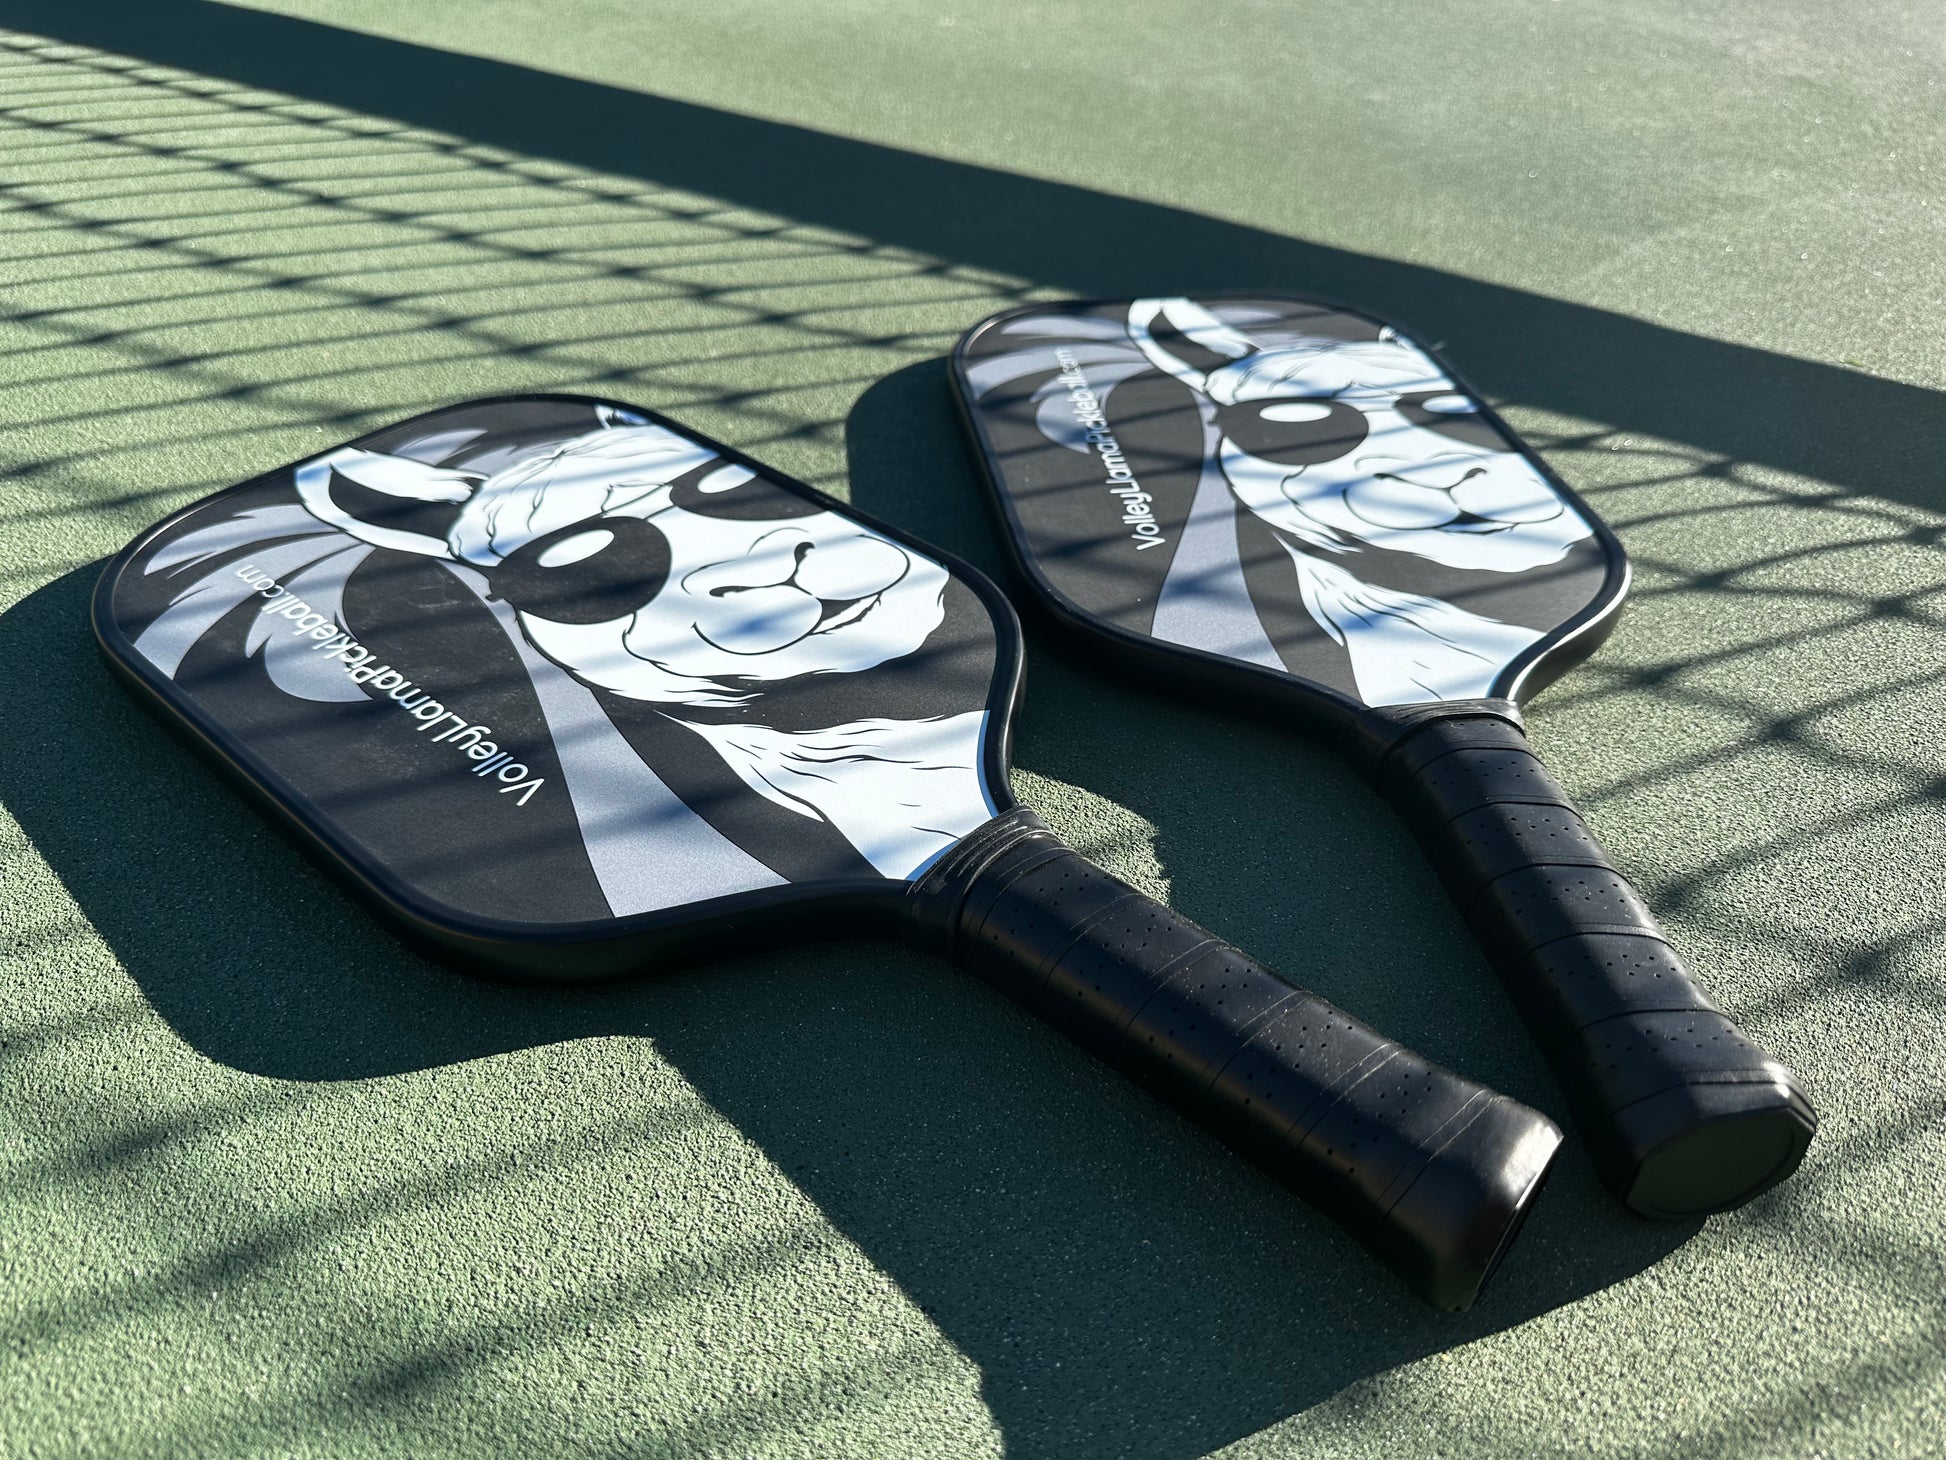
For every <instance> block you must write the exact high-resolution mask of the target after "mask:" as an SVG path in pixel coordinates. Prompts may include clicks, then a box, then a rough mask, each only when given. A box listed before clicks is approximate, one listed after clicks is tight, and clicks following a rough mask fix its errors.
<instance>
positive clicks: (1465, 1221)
mask: <svg viewBox="0 0 1946 1460" xmlns="http://www.w3.org/2000/svg"><path fill="white" fill-rule="evenodd" d="M1560 1147H1561V1128H1560V1127H1559V1126H1557V1125H1555V1123H1554V1122H1553V1121H1551V1120H1549V1119H1548V1118H1547V1117H1546V1116H1545V1115H1542V1114H1541V1113H1540V1112H1539V1111H1537V1110H1530V1109H1529V1108H1528V1107H1526V1106H1524V1105H1521V1104H1518V1103H1517V1102H1515V1101H1513V1100H1510V1099H1508V1098H1507V1097H1506V1096H1504V1095H1502V1096H1496V1097H1494V1099H1493V1100H1492V1101H1490V1102H1489V1103H1488V1104H1487V1106H1486V1108H1485V1109H1483V1110H1482V1111H1481V1112H1480V1114H1479V1115H1478V1116H1477V1117H1475V1118H1474V1119H1473V1120H1472V1121H1470V1122H1468V1124H1467V1125H1466V1127H1465V1129H1463V1130H1462V1131H1460V1133H1459V1134H1458V1135H1456V1136H1455V1137H1453V1139H1452V1140H1451V1141H1449V1142H1448V1143H1447V1144H1446V1145H1445V1146H1444V1147H1443V1148H1442V1149H1441V1150H1440V1152H1439V1153H1438V1155H1437V1156H1435V1157H1434V1158H1433V1159H1432V1160H1431V1161H1429V1162H1428V1163H1427V1164H1426V1167H1425V1169H1424V1170H1423V1171H1421V1172H1420V1173H1419V1175H1418V1176H1417V1177H1416V1178H1414V1180H1413V1182H1412V1184H1411V1185H1410V1186H1409V1187H1407V1188H1406V1190H1405V1192H1404V1193H1403V1194H1402V1195H1401V1196H1400V1197H1399V1199H1398V1201H1397V1202H1396V1203H1394V1204H1393V1207H1392V1212H1391V1217H1392V1222H1391V1229H1390V1232H1389V1233H1388V1244H1387V1245H1388V1246H1389V1247H1391V1248H1392V1249H1393V1250H1392V1251H1390V1252H1388V1253H1387V1254H1386V1255H1387V1256H1388V1257H1389V1258H1390V1260H1391V1261H1392V1262H1393V1264H1394V1265H1395V1267H1396V1268H1397V1270H1398V1271H1399V1272H1400V1273H1401V1274H1402V1275H1403V1276H1404V1277H1405V1279H1406V1281H1407V1282H1409V1283H1410V1284H1411V1285H1412V1287H1413V1289H1414V1291H1416V1292H1417V1293H1418V1294H1419V1295H1420V1296H1421V1297H1422V1298H1424V1299H1426V1301H1428V1302H1429V1303H1432V1304H1433V1305H1434V1306H1435V1307H1439V1308H1444V1309H1447V1310H1448V1311H1450V1312H1458V1311H1460V1310H1461V1309H1465V1308H1470V1307H1472V1306H1473V1300H1474V1299H1475V1298H1477V1297H1479V1295H1480V1290H1481V1289H1482V1288H1484V1287H1485V1286H1486V1282H1487V1279H1488V1278H1490V1277H1492V1276H1493V1272H1494V1269H1495V1268H1497V1267H1498V1266H1499V1265H1500V1259H1501V1258H1502V1257H1504V1256H1505V1255H1506V1252H1507V1249H1508V1248H1509V1247H1510V1246H1512V1245H1513V1240H1514V1237H1515V1236H1516V1235H1517V1234H1518V1233H1519V1231H1520V1228H1521V1224H1522V1223H1523V1222H1525V1221H1526V1220H1527V1213H1528V1211H1529V1210H1530V1209H1531V1208H1532V1206H1533V1204H1534V1198H1535V1196H1536V1195H1537V1194H1538V1193H1539V1192H1540V1189H1541V1185H1542V1183H1543V1182H1544V1181H1545V1179H1546V1177H1547V1173H1548V1169H1549V1167H1551V1166H1552V1165H1553V1162H1554V1156H1555V1153H1556V1152H1557V1151H1558V1150H1559V1149H1560Z"/></svg>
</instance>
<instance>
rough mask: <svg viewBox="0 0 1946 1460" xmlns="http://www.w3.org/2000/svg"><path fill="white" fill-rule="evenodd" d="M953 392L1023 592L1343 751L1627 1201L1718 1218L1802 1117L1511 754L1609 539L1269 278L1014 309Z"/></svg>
mask: <svg viewBox="0 0 1946 1460" xmlns="http://www.w3.org/2000/svg"><path fill="white" fill-rule="evenodd" d="M952 370H953V377H954V382H955V386H956V394H957V396H958V398H959V403H960V406H961V408H962V411H963V413H964V416H965V419H966V421H967V424H968V426H969V429H970V431H971V434H972V436H973V439H974V442H975V445H976V447H977V449H978V452H979V455H980V456H981V458H982V461H983V463H984V466H985V473H984V475H985V478H986V481H987V484H988V486H989V487H990V489H991V492H992V495H993V498H994V500H995V502H996V503H997V505H998V507H999V515H1000V518H1001V521H1002V525H1003V536H1004V538H1005V539H1006V541H1007V544H1008V547H1009V549H1010V551H1011V554H1012V557H1013V559H1014V563H1015V566H1016V567H1017V569H1018V570H1019V573H1020V576H1021V577H1022V579H1023V581H1024V582H1025V583H1026V584H1027V585H1028V586H1029V587H1030V588H1031V589H1032V591H1033V592H1034V594H1035V595H1036V596H1037V597H1038V598H1039V599H1040V600H1041V601H1042V602H1043V603H1044V604H1045V605H1046V606H1047V607H1048V608H1049V609H1050V610H1051V611H1052V614H1053V617H1054V618H1055V620H1056V621H1057V622H1058V623H1060V624H1062V625H1064V626H1065V627H1067V628H1070V629H1072V630H1074V631H1077V632H1078V633H1080V634H1082V635H1084V636H1086V637H1087V639H1088V640H1089V641H1090V643H1091V644H1094V645H1097V646H1100V647H1103V648H1109V649H1112V650H1114V651H1117V653H1118V655H1119V656H1120V657H1122V658H1124V659H1125V660H1126V661H1127V663H1128V664H1129V665H1130V666H1132V667H1134V668H1136V669H1138V670H1139V672H1140V674H1141V676H1142V678H1143V679H1144V681H1145V682H1151V683H1155V682H1162V683H1174V684H1176V685H1180V686H1189V687H1193V688H1195V689H1197V690H1199V691H1206V692H1218V693H1221V694H1223V695H1227V696H1229V697H1230V698H1231V699H1233V700H1235V701H1238V702H1241V703H1243V704H1245V705H1248V706H1251V707H1254V708H1257V709H1260V710H1263V711H1265V712H1267V713H1269V714H1270V715H1272V716H1273V717H1275V718H1277V719H1279V720H1280V721H1282V722H1284V723H1290V724H1294V725H1297V726H1300V727H1303V728H1305V729H1307V730H1309V731H1311V732H1312V733H1314V734H1316V735H1319V736H1321V737H1322V738H1324V739H1326V740H1327V741H1329V742H1330V743H1332V744H1334V745H1336V746H1337V747H1338V748H1339V749H1340V750H1341V751H1342V752H1343V753H1345V754H1346V755H1347V756H1349V757H1350V758H1351V759H1352V760H1353V761H1354V762H1355V763H1356V764H1357V765H1358V766H1359V767H1360V768H1361V769H1362V770H1363V771H1364V772H1365V773H1366V774H1367V775H1368V776H1370V777H1371V779H1372V780H1373V782H1374V783H1375V784H1376V785H1377V787H1378V788H1379V790H1380V791H1381V792H1382V793H1383V794H1384V795H1385V796H1386V797H1387V799H1389V800H1390V801H1391V802H1392V803H1393V804H1394V805H1395V806H1396V807H1397V808H1398V810H1399V811H1400V813H1401V814H1402V815H1403V816H1404V818H1405V819H1406V821H1407V823H1408V824H1409V825H1410V826H1411V828H1412V830H1413V831H1414V833H1415V834H1416V835H1417V837H1418V839H1419V842H1420V844H1421V846H1422V847H1423V848H1424V849H1425V852H1426V855H1427V857H1428V858H1429V859H1430V860H1431V862H1432V863H1433V865H1434V867H1435V868H1437V870H1438V872H1439V875H1440V877H1441V880H1442V881H1443V882H1444V884H1445V886H1446V890H1447V891H1448V892H1449V893H1450V894H1451V896H1452V899H1453V902H1454V903H1455V905H1456V906H1457V907H1458V908H1459V910H1460V911H1461V913H1462V914H1463V915H1464V916H1465V918H1466V921H1467V923H1468V925H1469V926H1470V927H1471V929H1472V931H1473V933H1474V934H1475V936H1476V937H1477V938H1478V940H1479V942H1480V945H1481V947H1482V948H1483V949H1484V951H1485V952H1486V954H1487V956H1488V958H1489V960H1490V961H1491V962H1492V964H1493V966H1494V968H1495V969H1496V971H1497V972H1498V973H1499V975H1500V978H1501V980H1502V981H1503V982H1504V984H1505V985H1506V988H1507V990H1508V992H1509V993H1510V994H1511V995H1512V997H1513V1000H1514V1003H1515V1004H1516V1005H1517V1006H1518V1008H1519V1010H1520V1012H1521V1014H1522V1015H1523V1016H1524V1018H1525V1020H1526V1022H1527V1023H1528V1025H1529V1027H1530V1028H1531V1030H1532V1032H1533V1034H1534V1036H1535V1038H1536V1039H1537V1040H1538V1041H1539V1043H1540V1044H1541V1046H1542V1048H1543V1049H1544V1050H1545V1051H1546V1053H1547V1055H1548V1057H1549V1060H1550V1062H1551V1063H1552V1065H1553V1068H1554V1070H1555V1072H1556V1075H1557V1076H1558V1078H1559V1080H1560V1082H1561V1085H1562V1087H1563V1089H1564V1090H1565V1091H1566V1093H1567V1095H1568V1097H1569V1102H1570V1105H1571V1107H1572V1109H1573V1112H1574V1115H1575V1118H1576V1123H1577V1125H1578V1126H1579V1128H1580V1129H1581V1131H1582V1132H1583V1134H1584V1136H1585V1137H1586V1139H1587V1142H1588V1146H1589V1149H1590V1151H1591V1153H1592V1154H1593V1156H1594V1159H1595V1161H1596V1164H1597V1166H1598V1167H1599V1169H1600V1171H1601V1173H1602V1175H1603V1177H1604V1179H1605V1180H1606V1181H1607V1182H1608V1184H1609V1185H1610V1186H1611V1187H1612V1188H1613V1189H1614V1190H1615V1192H1616V1193H1617V1194H1618V1195H1619V1196H1621V1198H1622V1199H1623V1200H1624V1201H1625V1202H1626V1203H1627V1204H1628V1205H1629V1206H1630V1207H1631V1208H1633V1209H1634V1210H1635V1211H1637V1212H1639V1213H1641V1214H1642V1215H1644V1216H1650V1217H1664V1218H1688V1217H1694V1216H1697V1215H1700V1214H1703V1213H1706V1212H1712V1211H1720V1210H1724V1209H1726V1208H1729V1207H1733V1206H1736V1205H1739V1204H1740V1203H1742V1202H1745V1201H1747V1200H1749V1199H1750V1198H1751V1197H1753V1196H1755V1195H1756V1194H1757V1193H1759V1192H1761V1191H1763V1190H1765V1189H1767V1188H1768V1187H1770V1186H1772V1185H1774V1184H1775V1183H1776V1182H1778V1181H1781V1180H1783V1179H1784V1178H1785V1177H1786V1176H1788V1175H1790V1173H1791V1172H1792V1171H1794V1170H1795V1169H1796V1168H1797V1165H1798V1162H1799V1161H1800V1160H1801V1159H1802V1158H1803V1155H1804V1152H1805V1149H1806V1147H1807V1146H1808V1144H1809V1143H1810V1140H1811V1137H1812V1135H1813V1134H1814V1133H1815V1131H1816V1128H1817V1121H1816V1116H1815V1114H1814V1113H1813V1111H1812V1109H1811V1105H1810V1102H1809V1101H1808V1100H1807V1099H1806V1098H1805V1096H1804V1094H1803V1092H1802V1091H1800V1090H1799V1088H1798V1086H1797V1083H1796V1081H1795V1079H1794V1078H1793V1077H1792V1075H1791V1073H1790V1072H1789V1071H1788V1070H1787V1069H1785V1068H1784V1066H1783V1065H1781V1064H1779V1063H1778V1062H1777V1061H1776V1060H1774V1059H1772V1058H1770V1057H1769V1056H1768V1055H1766V1054H1765V1053H1764V1052H1763V1051H1762V1050H1760V1049H1758V1048H1757V1047H1755V1046H1754V1045H1753V1044H1752V1043H1751V1042H1750V1041H1749V1039H1748V1038H1747V1037H1745V1036H1744V1035H1743V1034H1742V1033H1741V1032H1739V1031H1738V1029H1737V1028H1736V1026H1735V1025H1734V1024H1732V1023H1731V1021H1730V1020H1729V1019H1728V1018H1726V1017H1725V1016H1724V1015H1723V1013H1722V1012H1721V1011H1720V1010H1719V1009H1718V1008H1717V1007H1716V1005H1715V1004H1713V1003H1712V1002H1711V1001H1710V999H1709V997H1708V996H1707V995H1706V994H1705V993H1704V992H1703V991H1702V989H1701V988H1699V987H1698V986H1697V984H1696V983H1695V981H1694V980H1693V979H1692V978H1691V977H1690V975H1689V973H1688V972H1687V970H1686V969H1685V968H1684V966H1683V963H1682V961H1681V959H1680V958H1679V957H1678V956H1677V955H1676V953H1675V951H1674V950H1673V949H1672V948H1671V947H1670V945H1669V943H1668V941H1667V939H1666V938H1665V936H1664V934H1663V932H1662V929H1661V928H1660V927H1659V926H1658V925H1657V924H1656V921H1655V918H1654V917H1653V915H1652V914H1651V913H1650V912H1649V909H1648V907H1647V906H1646V905H1645V904H1644V903H1643V901H1642V899H1641V898H1640V897H1639V896H1638V895H1637V894H1636V892H1635V891H1634V889H1633V888H1632V887H1630V885H1629V884H1628V882H1627V880H1626V879H1625V878H1624V877H1623V876H1622V874H1621V873H1620V872H1619V871H1617V870H1616V869H1615V867H1614V865H1613V864H1612V863H1611V862H1610V861H1609V860H1608V857H1607V856H1606V854H1605V853H1604V852H1603V851H1602V849H1601V847H1600V845H1599V844H1598V843H1597V842H1596V840H1595V838H1594V835H1593V834H1592V833H1591V832H1590V830H1589V829H1588V826H1587V824H1586V823H1585V822H1584V821H1583V820H1582V819H1581V817H1580V816H1579V815H1578V814H1577V813H1576V812H1575V809H1574V807H1573V805H1572V804H1571V803H1570V802H1569V800H1568V798H1567V795H1566V793H1565V792H1563V791H1562V789H1561V788H1560V786H1559V785H1557V784H1556V783H1555V781H1554V779H1553V778H1552V777H1551V776H1550V775H1549V774H1548V772H1547V770H1546V769H1545V768H1544V767H1543V766H1542V764H1541V762H1540V761H1539V760H1538V759H1537V758H1536V757H1535V755H1534V753H1533V751H1532V750H1531V749H1530V747H1529V746H1528V743H1527V739H1526V736H1525V734H1524V732H1523V727H1522V722H1521V716H1520V711H1519V708H1518V705H1519V702H1520V701H1521V700H1522V699H1524V698H1527V697H1529V696H1531V695H1532V694H1534V693H1535V692H1536V691H1537V690H1538V689H1540V688H1541V687H1542V686H1543V685H1545V684H1547V683H1549V682H1550V681H1551V680H1553V679H1554V678H1556V677H1557V676H1558V675H1560V674H1561V673H1562V672H1563V671H1565V670H1566V669H1568V668H1569V667H1571V666H1572V665H1573V664H1574V663H1575V662H1577V661H1578V660H1579V659H1581V658H1583V657H1585V656H1586V655H1587V654H1588V653H1590V652H1591V651H1592V650H1593V649H1594V648H1595V646H1596V645H1597V644H1598V643H1599V642H1600V641H1601V640H1602V639H1603V638H1604V637H1605V636H1606V635H1607V633H1608V631H1609V629H1610V627H1611V626H1612V625H1613V623H1614V620H1615V616H1616V614H1617V612H1618V611H1619V609H1620V607H1621V603H1622V598H1623V595H1624V594H1625V593H1626V591H1627V588H1628V580H1629V569H1628V559H1627V557H1626V555H1625V554H1624V553H1623V551H1622V546H1621V544H1620V542H1619V541H1617V539H1616V538H1615V536H1614V534H1613V533H1612V532H1610V531H1609V530H1608V529H1607V528H1606V527H1605V526H1604V525H1603V524H1602V522H1601V521H1600V519H1599V518H1597V517H1596V516H1595V514H1594V513H1593V512H1592V511H1590V510H1589V508H1588V506H1587V504H1586V503H1584V502H1582V501H1581V500H1580V499H1579V498H1578V497H1576V496H1575V494H1574V493H1573V492H1572V491H1570V490H1569V489H1568V488H1567V486H1566V485H1565V484H1563V483H1562V482H1561V481H1560V480H1559V478H1557V477H1556V476H1555V475H1554V474H1553V473H1552V472H1551V471H1549V470H1548V468H1547V466H1546V465H1545V463H1543V462H1542V461H1541V460H1540V458H1539V457H1537V456H1536V455H1535V454H1534V453H1533V452H1532V451H1531V450H1530V449H1528V447H1527V446H1526V445H1525V444H1524V443H1522V442H1521V441H1520V439H1519V438H1518V437H1517V436H1515V435H1514V433H1513V432H1512V431H1511V430H1510V429H1508V427H1507V426H1506V424H1505V423H1504V422H1503V421H1501V420H1500V419H1499V417H1498V416H1497V415H1496V414H1495V413H1494V412H1493V411H1492V410H1490V409H1489V408H1488V407H1487V406H1486V405H1485V404H1484V403H1483V402H1482V401H1481V400H1480V399H1479V397H1478V396H1476V395H1474V394H1473V393H1472V392H1471V391H1469V390H1468V389H1466V388H1464V387H1463V386H1462V385H1461V384H1459V383H1458V382H1457V381H1456V380H1455V379H1454V377H1453V375H1452V372H1451V371H1450V370H1448V369H1447V368H1446V366H1445V365H1444V364H1442V363H1441V362H1440V361H1439V359H1438V358H1437V357H1436V356H1435V355H1434V354H1433V353H1432V352H1431V351H1430V350H1428V349H1426V348H1425V347H1424V346H1421V345H1419V344H1417V343H1415V342H1414V341H1413V340H1411V339H1409V338H1407V337H1406V336H1405V335H1404V334H1402V333H1400V332H1399V331H1398V330H1396V329H1394V328H1392V327H1391V326H1389V325H1386V324H1384V323H1382V322H1380V321H1378V320H1375V319H1372V318H1370V317H1369V316H1367V315H1363V314H1359V313H1356V312H1353V311H1350V310H1345V309H1340V308H1336V307H1332V306H1328V305H1324V304H1319V303H1315V302H1311V301H1307V300H1302V299H1296V298H1292V297H1289V296H1284V295H1249V296H1225V297H1216V298H1211V297H1205V298H1201V299H1189V298H1183V297H1174V298H1149V299H1136V300H1112V301H1084V302H1074V303H1059V304H1036V305H1030V306H1027V307H1025V308H1021V309H1015V310H1012V311H1009V312H1007V313H1004V314H999V315H995V316H994V317H993V318H991V319H988V320H986V321H984V322H983V323H981V324H979V325H977V326H975V327H974V328H973V329H972V330H971V331H970V332H968V334H967V335H966V336H965V338H964V339H962V340H961V341H960V343H959V346H958V348H957V349H956V350H955V351H954V354H953V362H952Z"/></svg>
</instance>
